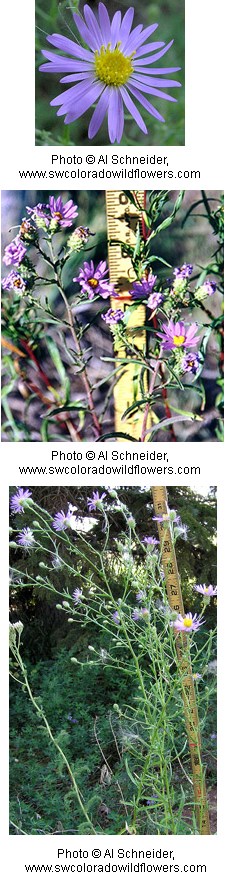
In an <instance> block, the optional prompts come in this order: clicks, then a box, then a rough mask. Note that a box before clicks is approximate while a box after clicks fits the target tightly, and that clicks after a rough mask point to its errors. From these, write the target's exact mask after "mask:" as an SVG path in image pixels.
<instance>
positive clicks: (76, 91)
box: [50, 80, 93, 107]
mask: <svg viewBox="0 0 225 885" xmlns="http://www.w3.org/2000/svg"><path fill="white" fill-rule="evenodd" d="M92 86H93V80H88V81H87V80H86V81H85V82H84V83H83V82H82V83H78V84H77V86H76V85H75V86H71V88H70V89H66V91H65V92H61V94H60V95H57V96H56V98H53V99H52V101H51V102H50V103H51V105H53V106H54V105H57V104H63V105H64V107H67V106H69V105H70V104H71V101H72V102H73V101H74V102H75V101H76V100H77V99H79V98H80V97H82V95H83V94H85V93H86V92H87V91H88V90H89V89H91V88H92Z"/></svg>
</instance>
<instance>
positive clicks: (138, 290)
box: [130, 272, 157, 300]
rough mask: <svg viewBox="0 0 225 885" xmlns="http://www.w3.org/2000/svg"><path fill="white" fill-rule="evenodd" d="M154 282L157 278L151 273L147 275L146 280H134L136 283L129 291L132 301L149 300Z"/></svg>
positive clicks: (143, 278)
mask: <svg viewBox="0 0 225 885" xmlns="http://www.w3.org/2000/svg"><path fill="white" fill-rule="evenodd" d="M156 280H157V277H156V276H154V274H153V273H151V272H150V273H149V274H148V276H147V278H145V277H142V279H141V280H136V282H135V283H133V286H132V289H130V294H131V295H132V297H133V299H134V300H135V299H138V298H149V295H151V294H152V290H153V289H154V285H155V283H156Z"/></svg>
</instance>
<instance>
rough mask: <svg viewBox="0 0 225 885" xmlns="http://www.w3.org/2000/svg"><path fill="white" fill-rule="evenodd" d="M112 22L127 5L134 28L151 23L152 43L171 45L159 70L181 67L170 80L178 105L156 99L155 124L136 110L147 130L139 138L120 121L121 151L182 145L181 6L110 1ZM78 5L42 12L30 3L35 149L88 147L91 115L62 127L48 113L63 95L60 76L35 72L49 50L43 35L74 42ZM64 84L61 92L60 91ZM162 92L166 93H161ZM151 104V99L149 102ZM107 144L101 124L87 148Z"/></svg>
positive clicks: (72, 1)
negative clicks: (153, 28)
mask: <svg viewBox="0 0 225 885" xmlns="http://www.w3.org/2000/svg"><path fill="white" fill-rule="evenodd" d="M89 5H90V6H91V8H92V9H93V11H94V12H96V11H97V8H98V0H97V2H96V0H94V2H91V0H90V4H89ZM106 5H107V9H108V12H109V15H110V18H112V16H113V14H114V12H115V11H116V10H117V9H121V11H122V13H123V14H124V13H125V12H126V10H127V9H128V8H129V5H133V6H134V7H135V18H134V27H135V26H136V25H137V24H143V26H144V27H148V26H149V25H150V24H153V23H154V22H157V23H158V25H159V27H158V30H157V31H156V34H154V37H153V39H155V40H159V41H164V42H165V43H168V42H169V41H170V40H171V39H174V44H173V46H172V47H171V49H170V50H169V52H168V55H167V54H166V55H165V56H163V58H162V60H160V61H159V66H161V67H177V66H180V67H181V71H180V72H179V73H178V74H177V75H176V74H174V78H175V79H176V78H177V79H178V80H179V81H180V82H181V84H182V87H183V88H182V89H172V90H171V95H173V96H174V97H175V98H177V99H178V101H177V102H167V101H163V100H162V99H160V98H155V99H154V100H153V104H154V106H155V107H156V108H157V110H158V111H159V112H160V113H162V116H163V117H165V123H158V122H157V120H155V119H154V117H150V116H149V114H148V113H147V111H145V110H144V108H142V107H140V106H139V110H141V113H142V116H143V118H144V120H145V122H146V125H147V128H148V135H144V134H143V132H141V130H140V129H138V127H137V125H136V123H135V122H133V121H132V118H131V117H130V116H129V115H128V114H127V115H125V130H124V135H123V138H122V141H121V145H123V146H125V147H128V146H131V145H135V146H136V145H144V146H145V147H148V146H149V145H183V144H184V141H185V135H184V6H185V4H184V0H157V2H155V3H154V2H153V3H150V2H147V3H146V4H143V6H142V7H140V8H139V5H138V4H137V3H133V4H132V2H131V4H129V3H128V0H117V2H116V3H115V2H114V0H110V2H109V3H107V4H106ZM83 6H84V4H83V2H80V3H79V2H78V0H62V2H61V3H59V2H58V0H50V3H49V6H48V8H46V0H36V49H37V53H36V127H37V129H36V144H38V145H48V144H49V145H58V144H60V145H88V144H90V141H89V139H88V137H87V130H88V125H89V122H90V118H91V114H92V113H93V108H92V110H90V111H88V112H87V113H86V114H85V115H84V116H83V117H81V118H80V119H79V120H77V121H76V122H75V123H72V124H71V125H70V126H68V125H65V124H64V122H63V120H64V118H63V117H57V115H56V108H54V107H50V101H51V100H52V99H53V98H55V97H56V95H59V94H60V92H62V90H63V86H62V87H61V86H60V74H54V75H52V74H51V75H48V74H45V73H40V72H39V65H40V64H41V63H42V62H43V61H44V59H43V56H42V54H41V50H42V49H51V47H50V46H49V44H47V43H46V40H45V35H47V34H52V33H59V34H62V35H63V36H66V37H69V38H70V39H74V40H75V41H77V37H78V32H77V31H76V26H75V22H74V20H73V17H72V11H76V10H78V11H79V12H80V13H82V11H83ZM171 76H173V75H171ZM66 88H67V87H66V84H65V89H66ZM165 91H166V92H167V91H168V92H169V91H170V90H167V89H166V90H165ZM150 99H151V96H150ZM108 143H109V137H108V129H107V121H105V122H104V123H103V125H102V127H101V129H100V131H99V132H98V133H97V135H96V137H95V138H94V139H93V140H92V142H91V144H93V145H104V144H108Z"/></svg>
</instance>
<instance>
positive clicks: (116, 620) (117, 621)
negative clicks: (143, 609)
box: [112, 611, 120, 624]
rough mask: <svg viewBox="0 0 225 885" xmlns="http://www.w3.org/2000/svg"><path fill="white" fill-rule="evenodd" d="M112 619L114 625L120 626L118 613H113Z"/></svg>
mask: <svg viewBox="0 0 225 885" xmlns="http://www.w3.org/2000/svg"><path fill="white" fill-rule="evenodd" d="M112 619H113V621H114V624H120V616H119V612H118V611H115V612H113V615H112Z"/></svg>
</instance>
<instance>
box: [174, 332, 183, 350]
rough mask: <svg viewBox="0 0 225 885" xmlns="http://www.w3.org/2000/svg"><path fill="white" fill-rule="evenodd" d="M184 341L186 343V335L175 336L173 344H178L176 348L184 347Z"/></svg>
mask: <svg viewBox="0 0 225 885" xmlns="http://www.w3.org/2000/svg"><path fill="white" fill-rule="evenodd" d="M184 341H185V336H184V335H174V336H173V343H174V344H176V347H182V344H184Z"/></svg>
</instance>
